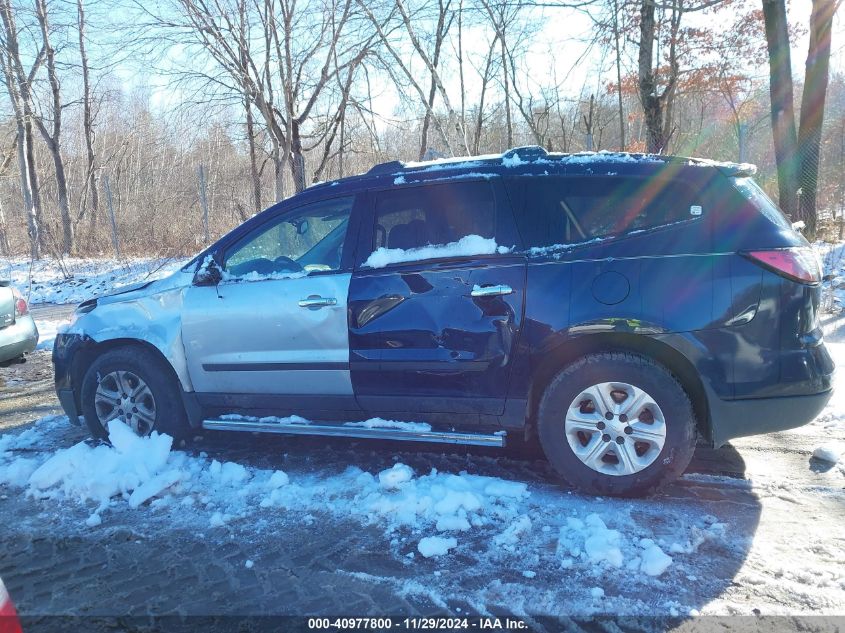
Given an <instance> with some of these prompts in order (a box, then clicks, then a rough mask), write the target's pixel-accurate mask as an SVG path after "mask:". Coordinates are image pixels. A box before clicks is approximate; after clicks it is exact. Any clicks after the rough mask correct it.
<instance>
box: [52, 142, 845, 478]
mask: <svg viewBox="0 0 845 633" xmlns="http://www.w3.org/2000/svg"><path fill="white" fill-rule="evenodd" d="M753 173H754V168H753V166H750V165H738V164H726V163H713V162H710V161H703V160H696V159H687V158H676V157H665V156H651V155H641V154H613V153H584V154H571V155H566V154H553V153H547V152H546V151H545V150H543V149H542V148H537V147H530V148H519V149H514V150H510V151H509V152H507V153H505V154H503V155H496V156H484V157H477V158H463V159H449V160H443V161H437V162H431V163H400V162H392V163H385V164H382V165H377V166H376V167H374V168H373V169H371V170H370V171H369V172H368V173H366V174H363V175H360V176H354V177H350V178H344V179H342V180H338V181H334V182H329V183H323V184H318V185H314V186H312V187H310V188H309V189H307V190H306V191H304V192H302V193H300V194H298V195H296V196H294V197H292V198H289V199H287V200H285V201H283V202H280V203H278V204H276V205H274V206H272V207H271V208H269V209H267V210H266V211H264V212H263V213H261V214H259V215H257V216H256V217H254V218H252V219H250V220H249V221H247V222H246V223H244V224H243V225H242V226H240V227H238V228H236V229H235V230H234V231H232V232H231V233H229V234H228V235H226V236H225V237H223V238H222V239H220V240H219V241H218V242H217V243H215V244H214V245H212V246H211V247H210V248H208V249H207V250H205V251H204V252H203V253H201V254H200V255H198V256H197V257H196V258H195V259H193V260H192V261H191V262H190V263H188V264H187V265H186V266H185V267H184V268H183V269H182V270H181V271H179V272H177V273H176V274H174V275H172V276H171V277H168V278H167V279H163V280H160V281H155V282H152V283H148V284H145V285H142V286H140V287H134V288H129V289H124V290H122V291H121V292H120V293H118V294H115V295H111V296H107V297H101V298H98V299H96V300H91V301H87V302H85V303H83V304H82V305H80V306H79V308H78V310H77V313H76V318H75V321H74V323H73V324H72V326H71V327H70V328H69V329H68V330H67V331H66V332H64V333H62V334H59V335H58V336H57V337H56V343H55V347H54V350H53V361H54V363H55V370H56V372H55V375H56V388H57V391H58V395H59V399H60V400H61V403H62V406H63V407H64V409H65V411H66V412H67V414H68V416H69V417H70V419H71V420H72V421H75V422H77V423H78V422H79V419H80V418H83V419H84V421H85V423H86V424H87V425H88V427H89V428H90V430H91V432H92V433H93V434H94V435H95V436H99V437H103V438H105V437H107V435H108V429H109V425H111V424H115V423H124V424H127V425H128V426H130V427H131V428H132V429H134V430H135V431H136V432H137V433H140V434H147V433H150V432H151V431H153V430H157V431H161V432H166V433H169V434H171V435H174V436H184V435H186V434H188V433H190V432H191V429H192V428H206V429H222V430H241V431H250V432H255V431H259V432H269V433H274V432H275V433H287V434H309V435H334V436H347V437H371V438H392V439H400V440H411V441H425V442H451V443H464V444H479V445H489V446H503V445H504V444H505V442H506V441H507V440H508V439H513V438H518V439H519V440H520V441H521V440H523V439H525V440H532V439H534V438H536V439H538V440H539V443H540V445H541V446H542V449H543V451H544V453H545V455H546V456H547V458H548V460H549V461H550V463H551V464H552V465H553V466H554V468H555V469H556V470H557V471H558V472H559V473H560V475H561V476H562V477H564V478H565V479H566V480H568V481H569V482H571V483H572V484H574V485H576V486H578V487H580V488H581V489H583V490H585V491H588V492H590V493H595V494H615V495H641V494H647V493H649V492H651V491H653V490H655V489H657V488H658V487H660V486H661V485H662V484H664V483H665V482H667V481H670V480H672V479H674V478H676V477H677V476H679V475H680V474H681V473H682V472H683V470H684V469H685V468H686V466H687V465H688V463H689V460H690V458H691V456H692V454H693V451H694V448H695V446H696V442H697V441H698V440H699V439H701V440H703V441H706V442H708V443H709V444H711V445H714V446H720V445H722V444H724V443H725V442H726V441H728V440H730V439H731V438H736V437H740V436H746V435H753V434H757V433H766V432H770V431H778V430H782V429H788V428H792V427H796V426H799V425H802V424H805V423H807V422H808V421H810V420H812V419H813V418H814V417H815V416H816V415H817V414H818V412H819V411H820V410H821V409H822V408H823V407H824V405H825V404H826V402H827V401H828V399H829V398H830V396H831V379H832V374H833V370H834V365H833V363H832V361H831V358H830V356H829V355H828V353H827V350H826V349H825V346H824V344H823V343H822V333H821V330H820V328H819V320H818V308H819V294H820V290H819V282H820V280H821V279H820V278H821V271H820V266H819V262H818V259H817V257H816V256H815V254H814V253H813V251H812V250H811V249H810V247H809V244H808V243H807V241H806V240H805V239H804V238H803V237H802V236H801V235H800V234H798V233H797V232H796V231H794V230H793V228H792V226H791V225H790V223H789V222H788V221H787V220H786V219H785V218H784V216H783V215H782V214H781V212H780V211H779V210H778V209H777V207H776V206H775V205H774V204H773V203H772V202H771V200H769V198H768V197H766V195H765V194H764V193H763V191H762V190H761V189H760V188H759V187H758V186H757V185H756V184H755V183H754V181H753V180H752V175H753Z"/></svg>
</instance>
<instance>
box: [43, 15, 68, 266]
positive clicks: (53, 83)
mask: <svg viewBox="0 0 845 633" xmlns="http://www.w3.org/2000/svg"><path fill="white" fill-rule="evenodd" d="M35 15H36V16H37V17H38V26H39V27H40V29H41V39H42V50H43V51H44V58H45V67H46V69H47V80H48V82H49V84H50V110H49V115H48V117H49V119H51V120H52V124H51V126H50V129H48V127H47V124H48V122H49V121H45V119H46V118H47V117H45V116H36V117H35V124H36V125H37V126H38V130H39V131H40V132H41V136H42V137H43V138H44V142H45V144H46V145H47V150H48V151H49V152H50V156H51V157H52V158H53V168H54V169H55V175H56V193H57V198H58V203H59V213H60V215H61V221H62V253H64V254H69V253H70V252H71V251H72V250H73V223H72V222H71V219H70V205H69V203H68V193H67V177H66V176H65V164H64V160H63V159H62V108H63V107H64V106H63V104H62V93H61V85H60V83H59V74H58V71H57V70H56V50H55V48H54V47H53V44H52V42H51V40H50V22H49V15H48V13H47V2H46V0H35Z"/></svg>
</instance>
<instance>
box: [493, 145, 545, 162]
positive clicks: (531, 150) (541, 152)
mask: <svg viewBox="0 0 845 633" xmlns="http://www.w3.org/2000/svg"><path fill="white" fill-rule="evenodd" d="M548 155H549V153H548V152H547V151H546V148H545V147H541V146H540V145H525V146H523V147H514V148H513V149H509V150H508V151H506V152H505V153H504V154H502V160H507V159H513V158H514V157H516V158H519V159H520V160H524V161H532V160H537V159H538V158H546V156H548Z"/></svg>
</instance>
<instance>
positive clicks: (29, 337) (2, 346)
mask: <svg viewBox="0 0 845 633" xmlns="http://www.w3.org/2000/svg"><path fill="white" fill-rule="evenodd" d="M37 345H38V328H36V327H35V321H33V320H32V317H31V316H29V315H26V316H23V317H18V318H17V319H16V320H15V323H14V324H13V325H9V326H8V327H4V328H3V329H2V330H0V363H2V362H5V361H9V360H14V359H16V358H18V357H19V356H22V355H23V354H27V353H29V352H31V351H33V350H34V349H35V347H36V346H37Z"/></svg>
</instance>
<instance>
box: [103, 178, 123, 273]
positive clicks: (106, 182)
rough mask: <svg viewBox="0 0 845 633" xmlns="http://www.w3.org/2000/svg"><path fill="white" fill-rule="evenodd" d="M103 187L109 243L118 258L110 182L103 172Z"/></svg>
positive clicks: (118, 247)
mask: <svg viewBox="0 0 845 633" xmlns="http://www.w3.org/2000/svg"><path fill="white" fill-rule="evenodd" d="M103 189H105V190H106V204H107V205H108V207H109V220H111V243H112V246H113V247H114V255H115V257H117V258H118V259H120V242H119V241H118V239H117V221H116V220H115V218H114V204H112V199H111V182H109V175H108V174H103Z"/></svg>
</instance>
